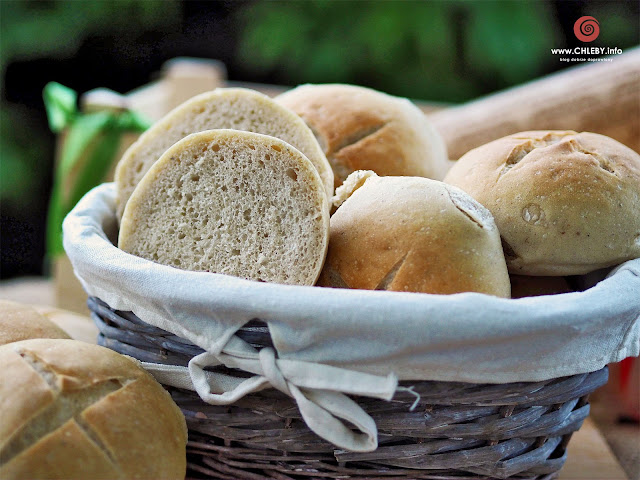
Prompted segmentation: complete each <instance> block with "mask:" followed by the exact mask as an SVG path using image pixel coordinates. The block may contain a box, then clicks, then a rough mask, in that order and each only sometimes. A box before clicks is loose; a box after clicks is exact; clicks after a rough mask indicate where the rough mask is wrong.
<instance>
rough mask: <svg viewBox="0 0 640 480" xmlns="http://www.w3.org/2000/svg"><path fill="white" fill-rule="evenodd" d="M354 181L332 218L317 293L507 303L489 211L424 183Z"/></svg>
mask: <svg viewBox="0 0 640 480" xmlns="http://www.w3.org/2000/svg"><path fill="white" fill-rule="evenodd" d="M353 177H355V179H356V181H352V177H349V178H348V179H347V181H346V182H345V187H346V188H350V189H354V188H357V190H355V191H354V192H353V193H352V194H351V196H349V197H348V198H347V200H346V201H345V202H344V203H343V204H342V205H341V206H340V208H338V210H337V211H336V212H335V213H334V215H333V216H332V217H331V237H330V242H329V252H328V254H327V260H326V262H325V267H324V269H323V271H322V274H321V277H320V281H319V282H318V285H321V286H329V287H343V288H361V289H366V290H394V291H407V292H425V293H442V294H449V293H458V292H481V293H487V294H490V295H496V296H500V297H509V293H510V285H509V275H508V274H507V266H506V264H505V260H504V256H503V254H502V247H501V245H500V234H499V233H498V230H497V228H496V226H495V224H494V222H493V219H492V218H491V214H490V213H489V212H488V211H487V209H485V208H484V207H482V206H481V205H480V204H478V203H477V202H475V201H474V200H473V199H472V198H471V197H469V196H468V195H466V194H465V193H464V192H462V191H461V190H459V189H457V188H455V187H451V186H449V185H445V184H444V183H442V182H438V181H435V180H430V179H427V178H420V177H378V176H376V175H375V174H374V173H373V172H369V174H368V178H363V177H364V175H363V174H362V173H361V172H356V173H354V174H353ZM339 190H340V189H339ZM338 193H339V194H343V193H344V192H341V191H339V192H338ZM339 196H340V195H339ZM342 196H343V197H344V196H346V195H342Z"/></svg>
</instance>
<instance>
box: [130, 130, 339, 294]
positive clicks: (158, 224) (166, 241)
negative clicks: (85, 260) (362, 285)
mask: <svg viewBox="0 0 640 480" xmlns="http://www.w3.org/2000/svg"><path fill="white" fill-rule="evenodd" d="M328 215H329V214H328V202H327V198H326V195H325V192H324V190H323V185H322V182H321V180H320V177H319V175H318V173H317V171H316V170H315V168H314V167H313V165H312V164H311V163H310V162H309V160H308V159H307V158H306V157H305V156H304V155H303V154H302V153H300V152H299V151H297V150H296V149H295V148H293V147H292V146H291V145H288V144H287V143H285V142H283V141H281V140H278V139H276V138H273V137H268V136H264V135H259V134H255V133H248V132H240V131H234V130H213V131H208V132H201V133H198V134H194V135H191V136H189V137H187V138H185V139H184V140H182V141H180V142H178V143H177V144H176V145H174V147H172V148H171V149H169V150H168V151H167V152H166V153H165V154H164V155H163V156H162V158H161V159H160V160H159V161H158V162H157V163H156V164H155V165H154V166H153V167H152V169H151V170H149V172H148V173H147V175H145V177H144V178H143V180H142V181H141V182H140V184H139V185H138V187H137V188H136V190H135V192H134V194H133V195H132V196H131V199H130V201H129V203H128V204H127V208H126V210H125V212H124V215H123V218H122V223H121V230H120V237H119V247H120V248H121V249H123V250H125V251H127V252H129V253H132V254H134V255H137V256H140V257H143V258H146V259H148V260H152V261H154V262H157V263H161V264H164V265H169V266H172V267H176V268H181V269H185V270H195V271H203V272H214V273H223V274H228V275H233V276H237V277H242V278H247V279H252V280H258V281H265V282H276V283H284V284H302V285H313V284H314V282H315V280H316V279H317V276H318V275H319V272H320V269H321V268H322V264H323V262H324V258H325V254H326V249H327V242H328V228H329V219H328Z"/></svg>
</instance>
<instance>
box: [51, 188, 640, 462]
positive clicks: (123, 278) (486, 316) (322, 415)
mask: <svg viewBox="0 0 640 480" xmlns="http://www.w3.org/2000/svg"><path fill="white" fill-rule="evenodd" d="M63 229H64V247H65V250H66V252H67V254H68V256H69V259H70V260H71V263H72V264H73V267H74V269H75V272H76V275H77V276H78V278H79V279H80V281H81V282H82V284H83V286H84V288H85V290H86V291H87V293H88V294H89V295H92V296H96V297H98V298H100V299H102V300H103V301H105V302H106V303H107V304H109V305H110V306H111V307H113V308H116V309H119V310H125V311H133V312H134V313H135V314H136V315H137V316H138V317H140V318H141V319H142V320H143V321H145V322H146V323H149V324H150V325H154V326H156V327H159V328H162V329H164V330H167V331H169V332H172V333H174V334H176V335H178V336H180V337H182V338H185V339H187V340H189V341H191V342H193V343H194V344H195V345H198V346H199V347H201V348H203V349H204V350H205V351H206V352H205V353H203V354H201V355H198V356H197V357H194V358H193V359H192V360H191V362H190V363H189V367H188V369H187V368H184V367H176V366H166V365H157V364H148V363H146V364H144V366H145V368H147V370H149V371H150V372H151V373H152V374H154V375H155V376H156V378H158V380H159V381H161V382H162V383H165V384H169V385H174V386H178V387H182V388H190V389H192V390H195V391H197V392H198V394H199V395H200V396H201V398H202V399H203V400H204V401H206V402H209V403H212V404H229V403H233V402H234V401H236V400H237V399H239V398H241V397H242V396H244V395H246V394H247V393H250V392H252V391H256V390H260V389H263V388H267V387H273V388H277V389H278V390H280V391H282V392H284V393H286V394H288V395H290V396H292V397H293V398H294V399H295V401H296V402H297V404H298V407H299V408H300V411H301V413H302V416H303V418H304V419H305V421H306V422H307V425H308V426H309V428H310V429H311V430H313V431H314V432H316V433H317V434H318V435H319V436H321V437H322V438H325V439H326V440H328V441H330V442H332V443H333V444H335V445H336V446H338V447H340V448H344V449H347V450H353V451H371V450H374V449H375V448H376V447H377V431H376V427H375V424H374V422H373V420H372V419H371V418H370V417H369V416H368V415H367V414H366V413H365V412H364V411H363V410H362V409H361V408H360V407H359V406H358V405H357V404H356V403H355V402H354V401H353V400H351V399H349V398H348V397H347V396H346V395H345V394H354V395H359V396H370V397H375V398H383V399H390V398H392V397H393V395H394V393H395V391H396V390H397V389H398V388H401V387H398V379H400V380H439V381H461V382H473V383H507V382H520V381H539V380H547V379H550V378H557V377H562V376H567V375H574V374H578V373H585V372H591V371H595V370H598V369H600V368H602V367H603V366H604V365H606V364H608V363H611V362H617V361H620V360H622V359H623V358H626V357H628V356H637V355H638V353H639V351H640V259H635V260H632V261H629V262H626V263H624V264H623V265H621V266H619V267H618V268H616V269H615V270H614V271H613V272H612V273H611V274H610V275H609V277H608V278H607V279H605V280H603V281H601V282H600V283H598V284H597V285H596V286H594V287H592V288H590V289H588V290H586V291H584V292H576V293H568V294H562V295H553V296H545V297H532V298H524V299H517V300H516V299H500V298H496V297H491V296H488V295H482V294H477V293H463V294H456V295H447V296H445V295H429V294H418V293H399V292H381V291H361V290H343V289H328V288H320V287H300V286H286V285H278V284H270V283H260V282H253V281H248V280H243V279H239V278H235V277H230V276H226V275H220V274H213V273H205V272H188V271H184V270H178V269H175V268H172V267H168V266H164V265H159V264H156V263H153V262H150V261H148V260H144V259H141V258H138V257H135V256H133V255H129V254H127V253H125V252H123V251H121V250H119V249H118V248H116V247H115V246H114V243H112V241H113V239H115V238H116V236H117V231H116V229H117V221H116V217H115V186H114V185H113V184H111V183H109V184H103V185H101V186H99V187H96V188H95V189H93V190H92V191H91V192H89V193H88V194H87V195H86V196H85V197H84V198H83V199H82V200H81V201H80V202H79V203H78V204H77V206H76V207H75V208H74V209H73V211H72V212H71V213H70V214H69V215H68V216H67V218H66V219H65V221H64V225H63ZM109 238H111V240H110V239H109ZM255 318H259V319H261V320H263V321H265V322H266V323H267V324H268V326H269V331H270V333H271V337H272V340H273V344H274V348H275V350H274V349H270V348H265V349H263V350H261V351H260V352H258V351H256V350H255V349H254V348H253V347H251V346H250V345H249V344H247V343H246V342H244V341H242V340H240V339H239V338H238V337H236V336H235V335H234V334H235V332H236V331H237V330H238V329H239V328H240V327H242V326H243V325H244V324H245V323H247V322H248V321H249V320H252V319H255ZM219 364H223V365H226V366H227V367H230V368H239V369H242V370H245V371H247V372H251V373H253V374H254V375H255V376H254V377H251V378H249V379H239V378H234V377H231V376H229V375H219V374H212V373H211V372H205V371H204V370H203V368H204V367H205V366H209V365H219ZM339 419H343V420H347V421H349V422H350V423H351V424H353V425H355V426H356V427H357V428H358V429H359V430H360V432H361V433H354V432H353V431H352V430H351V429H350V428H348V427H347V426H346V425H344V424H343V423H342V422H341V421H340V420H339Z"/></svg>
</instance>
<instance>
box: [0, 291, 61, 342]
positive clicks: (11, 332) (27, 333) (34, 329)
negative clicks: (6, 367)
mask: <svg viewBox="0 0 640 480" xmlns="http://www.w3.org/2000/svg"><path fill="white" fill-rule="evenodd" d="M30 338H69V335H68V334H67V332H65V331H64V330H62V329H61V328H60V327H58V326H57V325H56V324H55V323H53V322H51V321H50V320H49V319H47V317H45V316H44V315H42V314H41V313H39V312H38V311H37V310H36V309H35V308H33V307H31V306H29V305H25V304H22V303H17V302H11V301H9V300H0V345H5V344H7V343H12V342H19V341H20V340H28V339H30Z"/></svg>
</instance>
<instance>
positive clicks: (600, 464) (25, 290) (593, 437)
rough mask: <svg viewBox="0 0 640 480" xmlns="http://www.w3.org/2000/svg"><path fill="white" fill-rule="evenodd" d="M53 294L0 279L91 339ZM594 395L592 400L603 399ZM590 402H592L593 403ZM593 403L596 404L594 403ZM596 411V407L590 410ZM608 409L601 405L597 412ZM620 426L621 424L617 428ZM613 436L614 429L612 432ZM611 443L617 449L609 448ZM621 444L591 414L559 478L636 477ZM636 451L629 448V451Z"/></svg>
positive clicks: (43, 286)
mask: <svg viewBox="0 0 640 480" xmlns="http://www.w3.org/2000/svg"><path fill="white" fill-rule="evenodd" d="M54 297H55V295H54V289H53V285H52V283H51V282H50V281H49V280H46V279H41V278H29V279H18V280H11V281H5V282H0V299H6V300H14V301H17V302H23V303H29V304H34V305H36V306H37V307H38V308H39V309H40V310H41V311H42V312H43V313H45V314H46V315H47V316H48V317H49V318H50V319H51V320H53V321H54V322H56V323H57V324H58V325H60V326H61V327H62V328H63V329H65V330H66V331H67V332H68V333H69V335H71V336H72V337H73V338H75V339H77V340H82V341H87V342H92V343H93V342H94V339H95V337H96V334H97V328H96V327H95V326H94V325H93V323H92V322H91V320H90V319H89V318H88V317H87V316H83V315H80V314H78V313H71V312H67V311H64V310H60V309H57V308H55V307H54V305H55V298H54ZM602 397H603V399H602V400H600V397H599V396H597V395H596V397H595V399H594V402H598V401H606V399H607V397H606V395H605V396H602ZM594 402H592V405H593V403H594ZM594 406H597V404H596V405H594ZM593 410H594V411H598V409H597V408H594V409H593ZM602 410H605V411H606V410H607V408H604V409H603V408H600V411H602ZM607 428H614V429H615V428H616V427H615V425H607ZM620 428H623V427H620ZM639 432H640V430H638V428H637V427H636V429H635V431H634V430H633V427H632V430H628V429H627V430H625V431H624V432H623V430H619V433H620V434H622V435H625V436H626V437H625V438H629V439H630V441H631V442H634V441H635V442H636V443H637V445H640V434H639ZM614 435H615V431H614ZM612 446H614V447H615V448H616V449H617V450H619V451H616V452H614V451H613V450H612V448H611V447H612ZM627 446H628V445H627ZM623 450H624V449H622V448H621V447H620V444H619V443H618V442H615V443H611V444H610V443H608V442H607V441H606V440H605V437H604V436H603V434H602V431H601V428H599V427H598V426H597V424H596V422H595V421H594V419H593V415H592V417H590V418H588V419H587V420H586V421H585V422H584V424H583V426H582V428H581V429H580V430H579V431H578V432H576V433H575V434H574V436H573V438H572V439H571V442H570V443H569V452H568V457H567V462H566V464H565V466H564V467H563V469H562V470H561V472H560V475H559V477H558V478H559V479H561V480H569V479H572V480H591V479H594V480H595V479H598V480H627V479H629V478H631V480H639V479H640V475H639V474H638V470H639V468H638V467H639V466H638V465H637V464H629V465H625V467H626V470H627V471H628V472H630V474H627V473H625V469H623V467H622V466H621V464H620V462H619V461H618V459H617V458H616V457H620V456H621V455H622V457H624V456H625V455H626V456H627V457H628V456H629V452H628V451H627V450H624V451H623ZM634 452H637V447H636V450H632V451H631V454H633V453H634ZM631 457H632V458H631V459H628V460H627V461H628V462H633V463H636V462H637V458H633V455H631Z"/></svg>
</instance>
